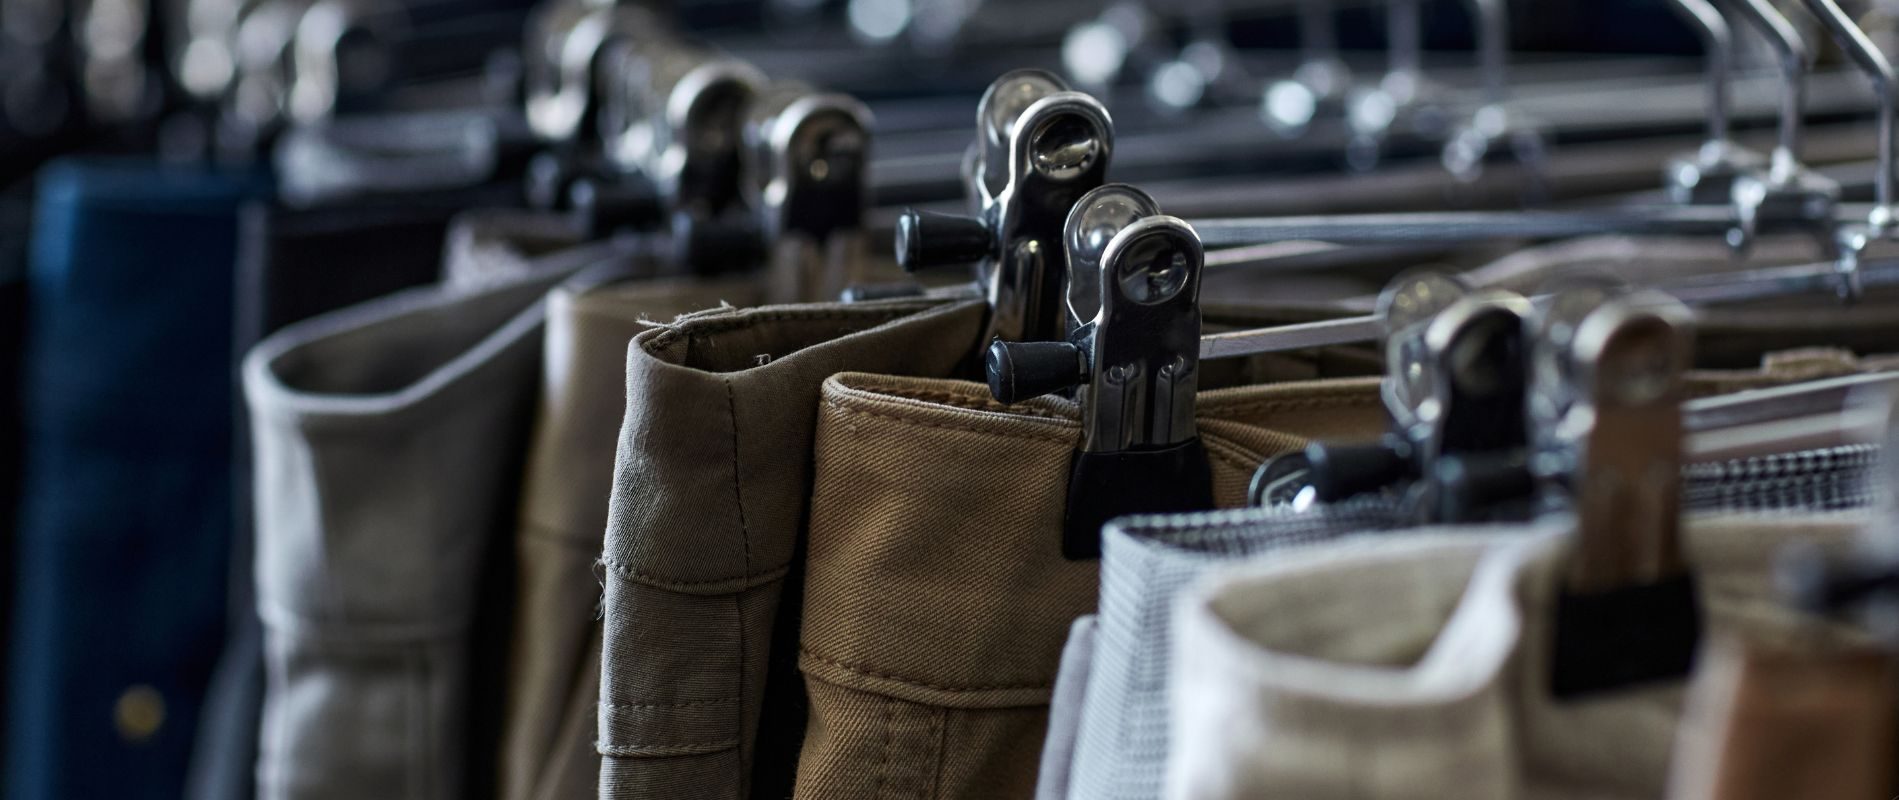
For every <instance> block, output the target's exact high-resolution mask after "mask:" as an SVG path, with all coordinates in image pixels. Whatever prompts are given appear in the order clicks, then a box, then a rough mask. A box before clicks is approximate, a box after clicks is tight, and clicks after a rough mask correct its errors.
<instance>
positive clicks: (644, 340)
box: [599, 300, 983, 798]
mask: <svg viewBox="0 0 1899 800" xmlns="http://www.w3.org/2000/svg"><path fill="white" fill-rule="evenodd" d="M982 311H983V305H982V304H981V303H979V302H974V301H942V300H889V301H876V302H868V303H859V304H812V305H791V306H764V307H759V308H752V309H736V308H720V309H712V310H708V311H703V312H699V313H695V314H688V315H686V316H683V317H680V318H678V319H676V320H674V321H673V322H672V323H670V324H661V325H657V326H655V327H654V328H653V329H652V330H649V331H646V332H645V333H642V334H640V335H639V336H638V337H637V338H635V339H634V340H633V343H632V346H631V347H630V348H629V349H628V351H627V366H626V381H627V388H626V398H627V406H626V417H625V422H624V424H623V426H622V427H621V429H620V437H619V449H618V451H617V455H616V456H615V464H614V474H613V492H612V501H611V505H610V506H609V511H608V517H607V530H606V544H605V551H604V554H603V555H602V556H601V567H602V572H604V573H605V584H606V593H605V599H604V601H603V606H604V615H603V622H604V629H603V639H602V648H601V649H602V661H601V673H600V698H599V726H600V730H599V736H600V738H599V751H600V755H601V756H602V761H601V768H600V796H601V797H602V798H618V797H625V798H644V797H654V796H667V797H679V798H743V797H750V796H754V795H757V796H775V795H776V792H774V790H773V789H771V788H770V787H774V786H789V778H790V774H791V773H790V769H791V766H792V763H793V762H792V759H794V758H795V757H796V754H797V747H798V740H799V738H800V737H801V736H802V734H803V731H804V724H803V722H802V714H801V712H802V702H801V698H800V697H799V695H800V694H801V692H802V687H800V686H799V685H798V684H797V677H796V674H795V672H793V671H792V670H791V669H790V667H791V663H792V662H791V660H790V659H791V657H792V653H794V652H795V650H794V649H793V648H795V644H793V643H794V642H795V641H796V638H795V635H796V630H797V619H796V616H795V615H796V612H797V608H798V606H797V604H796V603H783V604H781V602H780V598H781V595H783V594H785V593H790V594H791V595H792V596H793V597H796V596H798V593H797V592H796V591H795V589H796V587H797V586H799V585H801V583H802V581H801V578H800V576H798V575H797V574H796V573H794V572H793V565H794V561H795V557H796V552H797V550H798V549H799V547H800V544H801V540H802V539H803V535H802V534H803V531H804V528H805V524H806V516H805V515H806V510H807V507H808V505H809V499H808V498H809V491H810V490H809V487H810V481H811V472H810V470H811V453H812V450H811V442H812V435H813V429H814V427H815V425H816V422H817V414H816V412H817V409H818V389H819V385H820V384H821V383H822V382H823V381H824V379H825V378H827V377H829V376H830V375H832V374H834V373H836V372H838V371H840V370H842V369H863V370H876V371H879V372H884V373H891V374H925V375H949V374H953V373H954V372H955V370H956V369H957V367H958V365H959V364H960V363H961V362H963V361H964V360H965V359H966V358H967V357H968V354H969V353H971V352H973V351H974V349H975V342H976V337H977V336H978V335H980V332H981V322H982ZM788 586H789V587H791V588H787V587H788ZM781 606H782V607H781ZM781 643H782V644H781ZM774 659H783V661H782V662H781V663H779V664H777V665H774V664H773V661H774ZM774 667H776V668H774ZM754 737H757V738H756V739H755V738H754ZM755 742H756V743H755ZM754 770H756V772H755V771H754Z"/></svg>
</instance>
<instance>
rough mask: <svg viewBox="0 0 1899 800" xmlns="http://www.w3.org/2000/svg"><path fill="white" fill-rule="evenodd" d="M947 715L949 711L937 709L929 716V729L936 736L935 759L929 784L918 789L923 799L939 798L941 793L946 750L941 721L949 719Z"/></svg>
mask: <svg viewBox="0 0 1899 800" xmlns="http://www.w3.org/2000/svg"><path fill="white" fill-rule="evenodd" d="M949 713H950V712H949V709H946V708H939V709H936V710H935V713H933V714H931V715H930V723H931V725H930V727H932V728H935V729H936V730H935V733H936V736H935V737H934V738H935V739H936V759H935V763H934V764H932V765H931V769H930V776H929V777H930V780H929V782H928V783H927V784H925V785H924V786H922V787H920V788H921V789H922V792H921V794H922V795H923V796H924V797H927V798H932V800H934V798H937V797H939V796H941V795H942V793H943V751H944V750H946V749H948V747H947V745H946V744H945V742H944V735H943V727H944V726H943V721H944V720H945V719H947V718H948V717H949Z"/></svg>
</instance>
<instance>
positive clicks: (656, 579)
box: [600, 558, 789, 588]
mask: <svg viewBox="0 0 1899 800" xmlns="http://www.w3.org/2000/svg"><path fill="white" fill-rule="evenodd" d="M600 565H601V566H604V567H607V568H608V569H611V570H613V571H614V572H617V573H620V577H623V578H631V579H633V580H637V581H643V582H651V583H662V584H670V585H673V586H710V585H712V584H715V583H734V582H736V583H742V584H743V583H749V580H748V578H747V577H745V576H740V577H731V578H713V579H712V580H709V581H679V580H673V579H671V578H668V577H666V576H664V575H655V574H653V573H650V572H645V571H642V570H637V569H634V568H632V567H630V566H627V565H626V564H622V563H620V562H618V561H614V560H611V559H607V558H602V559H600ZM785 569H789V568H788V567H778V568H776V569H773V570H771V571H772V572H780V571H782V570H785ZM760 574H761V575H763V574H764V573H760ZM660 588H665V587H664V586H662V587H660Z"/></svg>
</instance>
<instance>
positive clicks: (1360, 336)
mask: <svg viewBox="0 0 1899 800" xmlns="http://www.w3.org/2000/svg"><path fill="white" fill-rule="evenodd" d="M1860 278H1861V280H1862V282H1863V285H1865V286H1867V287H1872V286H1892V285H1899V259H1885V260H1879V261H1871V262H1867V263H1865V264H1862V265H1861V266H1860ZM1839 279H1840V273H1839V270H1838V267H1837V266H1836V265H1835V264H1834V263H1833V262H1831V261H1826V262H1820V263H1815V264H1798V265H1794V266H1788V267H1770V268H1767V269H1757V270H1746V271H1742V272H1732V273H1727V274H1724V275H1708V276H1702V277H1700V278H1690V279H1686V280H1681V281H1671V282H1664V283H1661V284H1658V285H1656V286H1655V287H1654V288H1657V289H1660V290H1662V291H1663V292H1666V293H1668V295H1669V296H1671V297H1672V298H1674V299H1676V300H1679V301H1681V302H1683V303H1685V304H1688V305H1690V306H1711V305H1721V304H1726V303H1737V302H1747V301H1753V300H1764V299H1768V298H1775V297H1790V296H1798V295H1803V294H1824V293H1827V292H1830V291H1833V290H1834V288H1835V286H1836V284H1837V283H1838V281H1839ZM1533 299H1537V300H1542V299H1544V298H1542V297H1538V298H1533ZM1384 334H1385V321H1384V318H1383V317H1381V316H1378V315H1375V314H1371V315H1365V316H1358V317H1343V318H1340V319H1330V320H1323V321H1320V322H1307V323H1301V324H1298V325H1284V326H1280V327H1275V328H1260V329H1257V330H1249V331H1233V332H1230V333H1216V334H1210V335H1206V336H1202V337H1200V358H1201V359H1202V360H1206V359H1212V358H1241V357H1245V356H1254V355H1262V354H1266V353H1283V352H1286V351H1289V350H1305V349H1309V348H1314V347H1335V346H1338V345H1347V344H1363V343H1366V342H1376V341H1378V340H1379V339H1380V338H1381V337H1383V336H1384Z"/></svg>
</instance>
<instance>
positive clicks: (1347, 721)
mask: <svg viewBox="0 0 1899 800" xmlns="http://www.w3.org/2000/svg"><path fill="white" fill-rule="evenodd" d="M1867 518H1868V517H1867V516H1866V515H1865V514H1833V515H1811V516H1799V515H1772V516H1767V515H1763V516H1752V517H1750V516H1723V517H1713V518H1695V519H1691V520H1690V521H1689V524H1688V525H1687V526H1686V529H1685V532H1684V533H1685V542H1684V548H1685V555H1686V557H1687V560H1688V563H1689V564H1690V565H1691V566H1692V568H1693V569H1695V570H1696V573H1697V576H1698V579H1699V584H1698V588H1699V589H1700V591H1701V594H1702V601H1703V607H1704V609H1705V613H1706V615H1707V625H1708V628H1709V630H1710V631H1711V632H1712V633H1713V635H1717V636H1719V635H1724V634H1734V633H1746V634H1749V635H1753V636H1767V635H1771V632H1773V631H1778V630H1785V629H1787V628H1788V627H1789V626H1792V625H1794V624H1795V623H1797V622H1799V621H1800V620H1799V618H1798V617H1797V616H1796V615H1794V614H1793V613H1792V612H1790V611H1788V610H1786V608H1785V606H1784V605H1783V604H1782V603H1781V601H1780V598H1779V596H1778V594H1777V593H1776V591H1775V588H1774V584H1773V580H1772V565H1773V562H1774V558H1775V556H1776V555H1777V554H1778V553H1779V552H1780V549H1781V548H1782V547H1783V546H1785V545H1787V544H1789V543H1792V542H1795V541H1804V542H1810V543H1813V544H1815V545H1817V546H1819V547H1821V548H1823V549H1826V550H1828V551H1831V552H1834V553H1836V554H1837V553H1841V552H1844V550H1845V549H1846V548H1847V547H1848V546H1849V545H1850V543H1851V542H1852V539H1853V537H1854V536H1855V535H1856V534H1857V532H1858V531H1859V530H1860V527H1861V526H1862V525H1863V524H1864V523H1865V522H1866V520H1867ZM1569 530H1570V529H1569V527H1568V523H1567V522H1566V521H1563V520H1556V521H1554V522H1546V523H1539V524H1536V525H1530V526H1493V527H1491V528H1488V529H1487V531H1488V532H1486V529H1477V530H1472V529H1469V528H1465V529H1440V530H1439V531H1437V532H1433V531H1431V530H1425V531H1418V532H1414V533H1411V534H1408V535H1406V536H1403V537H1390V536H1382V535H1376V534H1373V535H1368V536H1365V537H1360V538H1357V539H1352V540H1346V541H1341V542H1339V543H1335V544H1328V545H1320V546H1315V547H1311V548H1306V549H1304V550H1300V551H1296V552H1292V553H1288V554H1285V555H1282V556H1279V557H1277V558H1274V559H1271V560H1267V561H1263V562H1259V563H1255V564H1252V565H1242V566H1239V567H1236V568H1233V569H1230V570H1228V571H1224V572H1222V573H1220V574H1216V575H1213V576H1209V578H1208V579H1206V580H1204V581H1202V582H1201V583H1199V584H1198V585H1197V587H1196V588H1194V589H1190V590H1189V591H1188V592H1187V593H1186V594H1185V595H1184V596H1183V598H1182V601H1181V603H1180V604H1179V606H1178V607H1177V614H1176V622H1175V626H1176V630H1177V632H1178V636H1177V637H1176V638H1175V639H1174V643H1173V657H1174V661H1175V664H1176V669H1175V670H1174V672H1173V677H1172V682H1171V684H1170V691H1171V699H1172V702H1173V707H1172V724H1171V728H1172V734H1173V737H1172V738H1173V742H1174V747H1173V749H1172V751H1171V755H1170V760H1169V763H1168V767H1167V780H1166V793H1165V794H1166V796H1167V797H1170V798H1195V800H1202V799H1204V798H1278V797H1286V798H1319V799H1323V798H1358V797H1381V798H1411V797H1415V798H1438V797H1447V796H1455V797H1461V798H1570V797H1574V798H1581V797H1590V798H1654V797H1660V796H1661V795H1662V794H1663V792H1664V790H1665V787H1666V783H1667V777H1668V771H1669V764H1670V758H1671V751H1672V743H1673V739H1674V735H1675V728H1676V724H1677V722H1678V720H1679V716H1680V712H1681V699H1682V691H1681V687H1680V685H1679V684H1667V683H1663V684H1649V685H1645V686H1638V687H1631V688H1628V689H1623V690H1616V691H1612V692H1606V693H1602V694H1596V695H1590V696H1587V697H1585V698H1580V699H1572V700H1568V701H1559V700H1556V699H1554V698H1552V696H1551V695H1550V692H1549V679H1550V670H1551V661H1550V659H1551V646H1550V642H1551V637H1552V630H1553V628H1552V620H1553V613H1554V603H1555V593H1556V590H1557V587H1558V586H1559V580H1560V575H1561V570H1562V566H1563V564H1564V563H1565V560H1566V559H1567V558H1568V555H1567V542H1568V534H1569ZM1832 635H1834V636H1839V637H1850V636H1851V634H1850V633H1848V632H1846V631H1844V630H1836V631H1833V632H1832Z"/></svg>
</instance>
